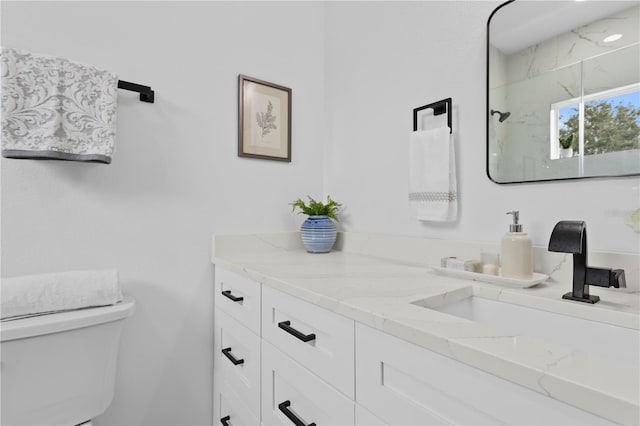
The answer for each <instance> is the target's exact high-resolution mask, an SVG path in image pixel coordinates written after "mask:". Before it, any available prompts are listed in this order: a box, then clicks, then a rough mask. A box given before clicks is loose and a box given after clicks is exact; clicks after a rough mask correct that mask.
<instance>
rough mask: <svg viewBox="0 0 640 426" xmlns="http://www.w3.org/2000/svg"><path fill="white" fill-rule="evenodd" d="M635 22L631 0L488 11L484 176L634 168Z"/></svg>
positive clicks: (639, 74) (561, 175)
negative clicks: (485, 158)
mask: <svg viewBox="0 0 640 426" xmlns="http://www.w3.org/2000/svg"><path fill="white" fill-rule="evenodd" d="M638 22H640V5H639V4H638V2H624V1H622V2H611V1H589V2H575V1H570V2H569V1H556V2H527V1H514V2H508V3H506V4H503V5H502V6H500V7H499V8H498V9H496V11H494V13H493V15H492V16H491V17H490V19H489V23H488V41H489V43H488V46H487V61H488V64H487V65H488V74H487V112H488V114H487V115H488V124H487V173H488V175H489V177H490V178H491V179H492V180H493V181H495V182H498V183H513V182H527V181H538V180H555V179H568V178H579V177H594V176H624V175H634V174H640V40H639V38H640V34H639V31H638ZM612 36H613V37H612ZM496 112H500V114H497V113H496ZM492 113H493V114H492ZM505 113H508V118H507V119H503V118H504V115H506V114H505ZM501 119H502V121H501Z"/></svg>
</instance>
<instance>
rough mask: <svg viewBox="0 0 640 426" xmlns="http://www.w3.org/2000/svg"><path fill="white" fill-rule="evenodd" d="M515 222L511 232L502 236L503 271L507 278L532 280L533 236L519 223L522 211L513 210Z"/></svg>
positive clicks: (502, 273)
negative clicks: (530, 236)
mask: <svg viewBox="0 0 640 426" xmlns="http://www.w3.org/2000/svg"><path fill="white" fill-rule="evenodd" d="M507 214H510V215H513V223H512V224H511V225H509V232H508V233H506V234H505V236H504V237H502V250H501V251H502V253H501V258H502V259H501V260H502V271H501V275H502V276H503V277H507V278H517V279H521V280H530V279H531V278H532V277H533V245H532V243H531V238H529V236H528V235H527V234H526V233H525V232H522V224H520V223H518V221H519V218H520V212H518V211H512V212H507Z"/></svg>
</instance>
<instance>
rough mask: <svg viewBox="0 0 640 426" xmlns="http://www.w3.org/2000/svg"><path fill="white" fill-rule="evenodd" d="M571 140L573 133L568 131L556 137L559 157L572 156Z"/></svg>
mask: <svg viewBox="0 0 640 426" xmlns="http://www.w3.org/2000/svg"><path fill="white" fill-rule="evenodd" d="M573 140H574V134H573V133H569V134H566V135H565V136H561V137H559V138H558V143H559V144H560V158H570V157H573Z"/></svg>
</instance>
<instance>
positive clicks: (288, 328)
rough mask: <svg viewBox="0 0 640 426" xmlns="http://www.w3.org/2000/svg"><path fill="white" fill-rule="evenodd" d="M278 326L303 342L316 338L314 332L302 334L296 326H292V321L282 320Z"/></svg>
mask: <svg viewBox="0 0 640 426" xmlns="http://www.w3.org/2000/svg"><path fill="white" fill-rule="evenodd" d="M278 327H280V328H281V329H283V330H284V331H286V332H287V333H289V334H290V335H292V336H294V337H297V338H298V339H300V340H302V341H303V342H310V341H311V340H315V339H316V335H315V334H314V333H311V334H302V333H300V332H299V331H298V330H296V329H295V328H293V327H291V321H282V322H279V323H278Z"/></svg>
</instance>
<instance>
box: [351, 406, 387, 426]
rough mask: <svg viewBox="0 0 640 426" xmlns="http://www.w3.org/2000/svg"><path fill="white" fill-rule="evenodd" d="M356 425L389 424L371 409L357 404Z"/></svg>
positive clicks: (379, 425) (376, 425)
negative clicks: (372, 412)
mask: <svg viewBox="0 0 640 426" xmlns="http://www.w3.org/2000/svg"><path fill="white" fill-rule="evenodd" d="M356 426H389V425H387V423H385V422H383V421H382V420H380V419H379V418H377V417H376V416H374V415H373V414H371V411H369V410H367V409H365V408H362V406H361V405H360V404H356Z"/></svg>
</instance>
